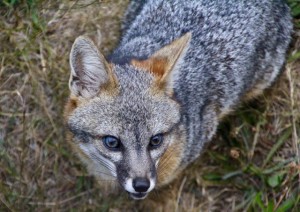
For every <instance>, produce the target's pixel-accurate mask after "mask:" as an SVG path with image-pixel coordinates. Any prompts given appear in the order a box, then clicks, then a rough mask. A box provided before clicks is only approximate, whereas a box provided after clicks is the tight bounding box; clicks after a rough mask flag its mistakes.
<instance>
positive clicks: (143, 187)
mask: <svg viewBox="0 0 300 212" xmlns="http://www.w3.org/2000/svg"><path fill="white" fill-rule="evenodd" d="M132 184H133V188H134V190H135V191H136V192H146V191H147V190H148V188H149V187H150V181H149V180H148V179H147V178H140V177H138V178H135V179H134V180H133V182H132Z"/></svg>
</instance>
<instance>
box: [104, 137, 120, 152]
mask: <svg viewBox="0 0 300 212" xmlns="http://www.w3.org/2000/svg"><path fill="white" fill-rule="evenodd" d="M102 141H103V144H104V146H105V147H106V148H108V149H110V150H114V151H118V150H120V147H121V141H120V140H119V139H117V138H116V137H114V136H110V135H107V136H104V137H103V138H102Z"/></svg>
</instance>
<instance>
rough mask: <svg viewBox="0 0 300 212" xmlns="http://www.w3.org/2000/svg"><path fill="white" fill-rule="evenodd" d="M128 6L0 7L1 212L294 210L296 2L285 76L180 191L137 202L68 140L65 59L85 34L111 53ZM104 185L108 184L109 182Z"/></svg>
mask: <svg viewBox="0 0 300 212" xmlns="http://www.w3.org/2000/svg"><path fill="white" fill-rule="evenodd" d="M127 3H128V1H122V0H116V1H108V0H107V1H74V2H73V1H72V2H70V1H50V0H27V1H21V0H3V1H1V2H0V29H1V30H0V41H1V45H0V211H50V210H53V211H87V210H92V211H124V210H128V211H142V210H147V211H153V210H155V211H167V210H168V211H175V210H177V211H200V210H203V211H267V212H269V211H278V212H280V211H298V210H299V208H300V195H299V193H300V161H299V160H300V155H299V151H300V150H299V149H300V148H299V145H300V144H299V142H300V141H299V134H300V111H299V108H300V95H299V93H300V72H299V70H300V61H299V57H300V48H299V47H300V34H299V33H300V21H299V20H300V19H299V18H300V3H299V1H296V0H289V1H288V3H289V5H290V6H291V8H292V14H293V16H294V24H295V33H294V39H293V43H292V45H291V48H290V52H289V56H288V63H287V65H286V69H285V71H284V72H283V74H282V75H281V77H280V78H279V79H278V81H277V82H276V83H275V84H274V86H272V88H270V89H268V90H267V91H266V92H265V93H264V95H262V96H260V97H258V98H257V99H256V100H254V101H252V102H249V103H246V104H245V105H243V106H242V107H241V108H239V109H238V110H237V111H236V112H235V113H234V114H232V115H230V116H229V117H228V118H227V119H226V120H224V122H222V124H221V126H220V127H219V131H218V134H217V135H216V136H215V138H214V140H213V141H212V142H211V143H210V144H209V145H208V146H207V149H206V151H204V152H203V155H202V156H201V158H200V159H199V160H197V161H196V162H195V163H194V164H192V165H191V166H189V167H188V168H187V169H186V170H185V171H184V172H183V173H182V175H181V176H180V177H178V178H177V179H176V180H175V182H174V183H172V184H171V185H168V186H167V187H165V188H164V189H162V190H160V191H156V192H154V193H153V194H152V195H151V196H150V197H149V198H148V199H147V200H145V201H142V202H135V201H132V200H130V199H129V198H128V197H127V195H126V194H125V193H124V194H123V193H122V194H121V195H119V194H107V193H106V192H103V191H101V190H99V189H98V188H97V183H96V182H95V180H94V178H93V177H91V176H89V175H88V173H87V172H86V170H85V168H84V167H83V166H82V164H81V163H80V162H79V160H78V159H77V158H76V156H75V155H74V154H73V153H72V152H71V151H70V149H69V146H68V145H67V144H66V142H65V140H64V130H63V124H62V123H63V119H62V110H63V106H64V103H65V100H66V97H67V95H68V77H69V65H68V54H69V51H70V48H71V45H72V42H73V41H74V39H75V38H76V37H77V36H79V35H81V34H88V35H89V36H91V37H92V38H93V39H94V40H95V41H96V43H97V44H98V45H100V37H101V38H102V40H103V41H102V44H101V49H102V50H103V52H104V53H105V54H108V53H109V52H110V51H111V49H112V48H113V46H114V45H115V44H116V43H117V41H118V38H119V36H120V35H119V27H120V19H121V17H122V14H123V12H124V9H125V8H126V5H127ZM103 183H105V182H103Z"/></svg>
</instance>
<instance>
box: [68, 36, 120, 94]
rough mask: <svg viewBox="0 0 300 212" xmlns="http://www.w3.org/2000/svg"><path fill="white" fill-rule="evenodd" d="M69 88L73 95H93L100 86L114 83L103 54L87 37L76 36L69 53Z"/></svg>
mask: <svg viewBox="0 0 300 212" xmlns="http://www.w3.org/2000/svg"><path fill="white" fill-rule="evenodd" d="M70 66H71V76H70V80H69V88H70V90H71V93H72V94H73V95H75V96H81V97H83V98H90V97H94V96H95V95H96V94H97V93H98V92H99V91H100V88H101V87H102V86H108V85H111V84H114V83H115V82H116V81H115V80H114V76H113V73H112V70H110V67H109V65H108V62H107V61H106V60H105V58H104V56H103V55H102V54H101V53H100V52H99V51H98V49H97V47H96V46H95V44H94V43H93V41H92V40H90V39H89V38H87V37H83V36H80V37H78V38H77V39H76V40H75V42H74V44H73V46H72V50H71V53H70Z"/></svg>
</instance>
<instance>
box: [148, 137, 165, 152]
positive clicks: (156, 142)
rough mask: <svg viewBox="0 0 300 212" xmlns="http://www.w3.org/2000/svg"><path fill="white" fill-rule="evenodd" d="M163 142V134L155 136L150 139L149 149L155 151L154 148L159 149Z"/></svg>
mask: <svg viewBox="0 0 300 212" xmlns="http://www.w3.org/2000/svg"><path fill="white" fill-rule="evenodd" d="M163 140H164V136H163V134H157V135H155V136H152V137H151V138H150V143H149V147H150V148H151V149H155V148H157V147H159V146H160V145H161V144H162V142H163Z"/></svg>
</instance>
